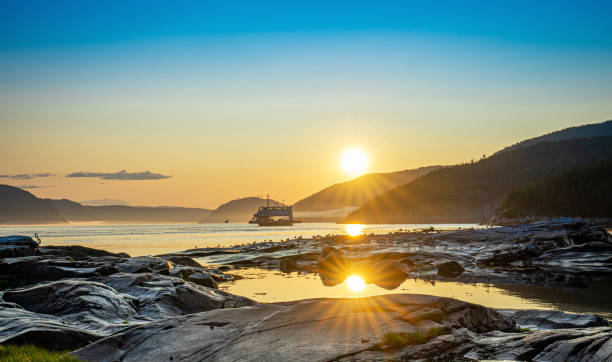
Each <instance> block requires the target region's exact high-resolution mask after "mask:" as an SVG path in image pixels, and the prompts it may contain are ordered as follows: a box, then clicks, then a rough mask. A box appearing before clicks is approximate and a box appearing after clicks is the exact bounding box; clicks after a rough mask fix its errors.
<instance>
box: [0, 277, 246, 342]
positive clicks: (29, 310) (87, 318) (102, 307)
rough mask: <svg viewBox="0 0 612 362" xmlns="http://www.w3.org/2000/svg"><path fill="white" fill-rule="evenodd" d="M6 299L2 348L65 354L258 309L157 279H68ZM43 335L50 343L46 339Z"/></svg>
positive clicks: (0, 322)
mask: <svg viewBox="0 0 612 362" xmlns="http://www.w3.org/2000/svg"><path fill="white" fill-rule="evenodd" d="M2 297H3V299H4V301H5V304H4V305H3V307H2V308H0V343H4V342H6V343H14V344H19V343H31V344H35V345H41V346H43V347H46V348H53V349H55V348H57V349H64V350H65V349H75V348H78V347H81V346H84V345H86V344H88V343H90V342H91V341H94V340H97V339H99V338H101V337H104V336H108V335H111V334H114V333H117V332H120V331H122V330H125V329H127V328H130V327H133V326H134V325H140V324H143V323H146V322H150V321H155V320H158V319H162V318H168V317H175V316H181V315H185V314H190V313H197V312H203V311H208V310H212V309H217V308H235V307H241V306H245V305H254V304H256V303H255V302H253V301H251V300H249V299H247V298H243V297H239V296H235V295H232V294H229V293H226V292H222V291H219V290H215V289H210V288H206V287H202V286H199V285H196V284H193V283H189V282H185V281H184V280H182V279H179V278H174V277H169V276H163V275H156V274H151V273H144V274H126V273H119V274H115V275H112V276H109V277H98V278H90V279H78V280H77V279H64V280H61V281H55V282H48V283H40V284H37V285H34V286H30V287H25V288H18V289H12V290H8V291H6V292H4V293H3V295H2ZM43 334H44V335H47V337H45V339H40V336H41V335H43ZM56 337H57V341H55V342H54V339H55V338H56Z"/></svg>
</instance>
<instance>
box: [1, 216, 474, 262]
mask: <svg viewBox="0 0 612 362" xmlns="http://www.w3.org/2000/svg"><path fill="white" fill-rule="evenodd" d="M430 226H432V225H430V224H427V225H425V224H391V225H378V224H377V225H343V224H332V223H303V224H295V225H294V226H276V227H261V226H258V225H253V224H172V225H161V224H155V225H146V224H145V225H104V224H70V225H35V226H30V225H28V226H0V236H3V235H28V236H33V235H34V233H38V236H39V237H40V239H41V240H42V242H43V245H83V246H87V247H90V248H96V249H103V250H107V251H110V252H114V253H117V252H124V253H128V254H130V255H131V256H142V255H158V254H164V253H170V252H176V251H182V250H187V249H193V248H203V247H214V246H232V245H237V244H245V243H252V242H259V241H265V240H272V241H281V240H284V239H287V238H294V237H297V236H302V237H304V238H308V237H311V236H314V235H327V234H347V233H368V234H369V233H377V234H378V233H388V232H393V231H398V230H399V229H404V230H405V229H421V228H427V227H430ZM433 226H434V227H435V228H436V229H440V230H450V229H457V228H470V227H479V226H478V225H475V224H436V225H433Z"/></svg>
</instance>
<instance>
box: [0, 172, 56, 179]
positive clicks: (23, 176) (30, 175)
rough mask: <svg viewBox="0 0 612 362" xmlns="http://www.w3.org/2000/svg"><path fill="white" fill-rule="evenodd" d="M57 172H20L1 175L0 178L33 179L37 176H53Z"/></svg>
mask: <svg viewBox="0 0 612 362" xmlns="http://www.w3.org/2000/svg"><path fill="white" fill-rule="evenodd" d="M51 176H55V174H52V173H48V172H43V173H20V174H17V175H0V178H10V179H13V180H32V179H34V178H37V177H51Z"/></svg>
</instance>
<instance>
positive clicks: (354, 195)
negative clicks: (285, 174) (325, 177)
mask: <svg viewBox="0 0 612 362" xmlns="http://www.w3.org/2000/svg"><path fill="white" fill-rule="evenodd" d="M442 167H443V166H428V167H420V168H416V169H412V170H404V171H397V172H388V173H371V174H367V175H363V176H360V177H358V178H356V179H354V180H350V181H346V182H342V183H338V184H334V185H332V186H329V187H327V188H325V189H323V190H321V191H319V192H317V193H315V194H312V195H310V196H308V197H306V198H304V199H302V200H300V201H298V202H296V203H295V204H294V205H293V209H294V210H295V211H322V210H333V209H341V208H347V207H351V206H353V207H354V206H359V205H361V204H363V203H364V202H366V201H368V200H370V199H372V198H373V197H375V196H378V195H380V194H381V193H383V192H385V191H387V190H390V189H392V188H394V187H396V186H399V185H403V184H405V183H408V182H410V181H412V180H414V179H417V178H419V177H421V176H423V175H426V174H428V173H429V172H431V171H434V170H438V169H440V168H442Z"/></svg>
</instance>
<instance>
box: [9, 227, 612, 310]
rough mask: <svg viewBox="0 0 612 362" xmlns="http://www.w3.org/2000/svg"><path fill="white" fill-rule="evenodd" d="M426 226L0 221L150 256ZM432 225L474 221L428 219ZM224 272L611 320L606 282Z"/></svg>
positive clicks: (240, 283) (277, 296) (306, 290)
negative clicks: (580, 285)
mask: <svg viewBox="0 0 612 362" xmlns="http://www.w3.org/2000/svg"><path fill="white" fill-rule="evenodd" d="M429 226H432V225H429V224H427V225H422V224H421V225H414V224H401V225H400V224H394V225H340V224H331V223H304V224H298V225H295V226H293V227H265V228H262V227H259V226H257V225H249V224H193V225H192V224H176V225H91V224H89V225H84V224H81V225H53V226H48V225H45V226H10V227H9V226H0V235H15V234H20V235H30V236H32V235H34V233H35V232H37V233H38V235H39V237H40V238H41V239H42V242H43V245H45V244H46V245H77V244H78V245H84V246H88V247H92V248H99V249H104V250H108V251H112V252H126V253H128V254H130V255H132V256H140V255H156V254H163V253H168V252H174V251H181V250H186V249H191V248H194V247H208V246H217V245H222V246H231V245H236V244H244V243H251V242H254V241H264V240H273V241H280V240H284V239H287V238H292V237H296V236H303V237H311V236H314V235H327V234H359V233H388V232H393V231H397V230H399V229H404V230H406V229H420V228H426V227H429ZM433 226H434V227H435V228H436V229H457V228H470V227H478V226H477V225H473V224H445V225H433ZM231 273H234V274H239V275H241V276H243V277H244V279H241V280H237V281H235V282H231V283H223V284H221V285H220V288H221V289H223V290H226V291H229V292H231V293H235V294H238V295H243V296H246V297H249V298H252V299H255V300H257V301H260V302H280V301H289V300H297V299H304V298H320V297H362V296H371V295H378V294H388V293H419V294H430V295H438V296H447V297H453V298H457V299H461V300H465V301H468V302H472V303H477V304H482V305H485V306H488V307H494V308H534V309H559V310H563V311H567V312H581V313H584V312H593V313H599V314H601V315H603V316H605V317H607V318H612V288H609V286H610V285H612V281H607V282H600V283H598V284H593V285H591V286H590V287H589V288H586V289H580V290H575V289H565V290H563V289H552V288H547V287H544V286H524V285H486V284H465V283H453V282H435V283H432V282H428V281H423V280H413V279H408V280H406V281H405V282H404V283H403V284H402V285H401V286H400V287H398V288H397V289H395V290H386V289H383V288H380V287H377V286H375V285H364V286H362V287H363V288H362V289H359V290H355V289H354V288H353V289H351V288H350V286H349V285H348V284H347V283H346V282H345V283H342V284H339V285H337V286H334V287H326V286H324V285H323V284H322V283H321V281H320V279H319V277H318V276H317V275H314V274H299V273H291V274H284V273H280V272H277V271H268V270H259V269H236V270H232V271H231Z"/></svg>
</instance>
